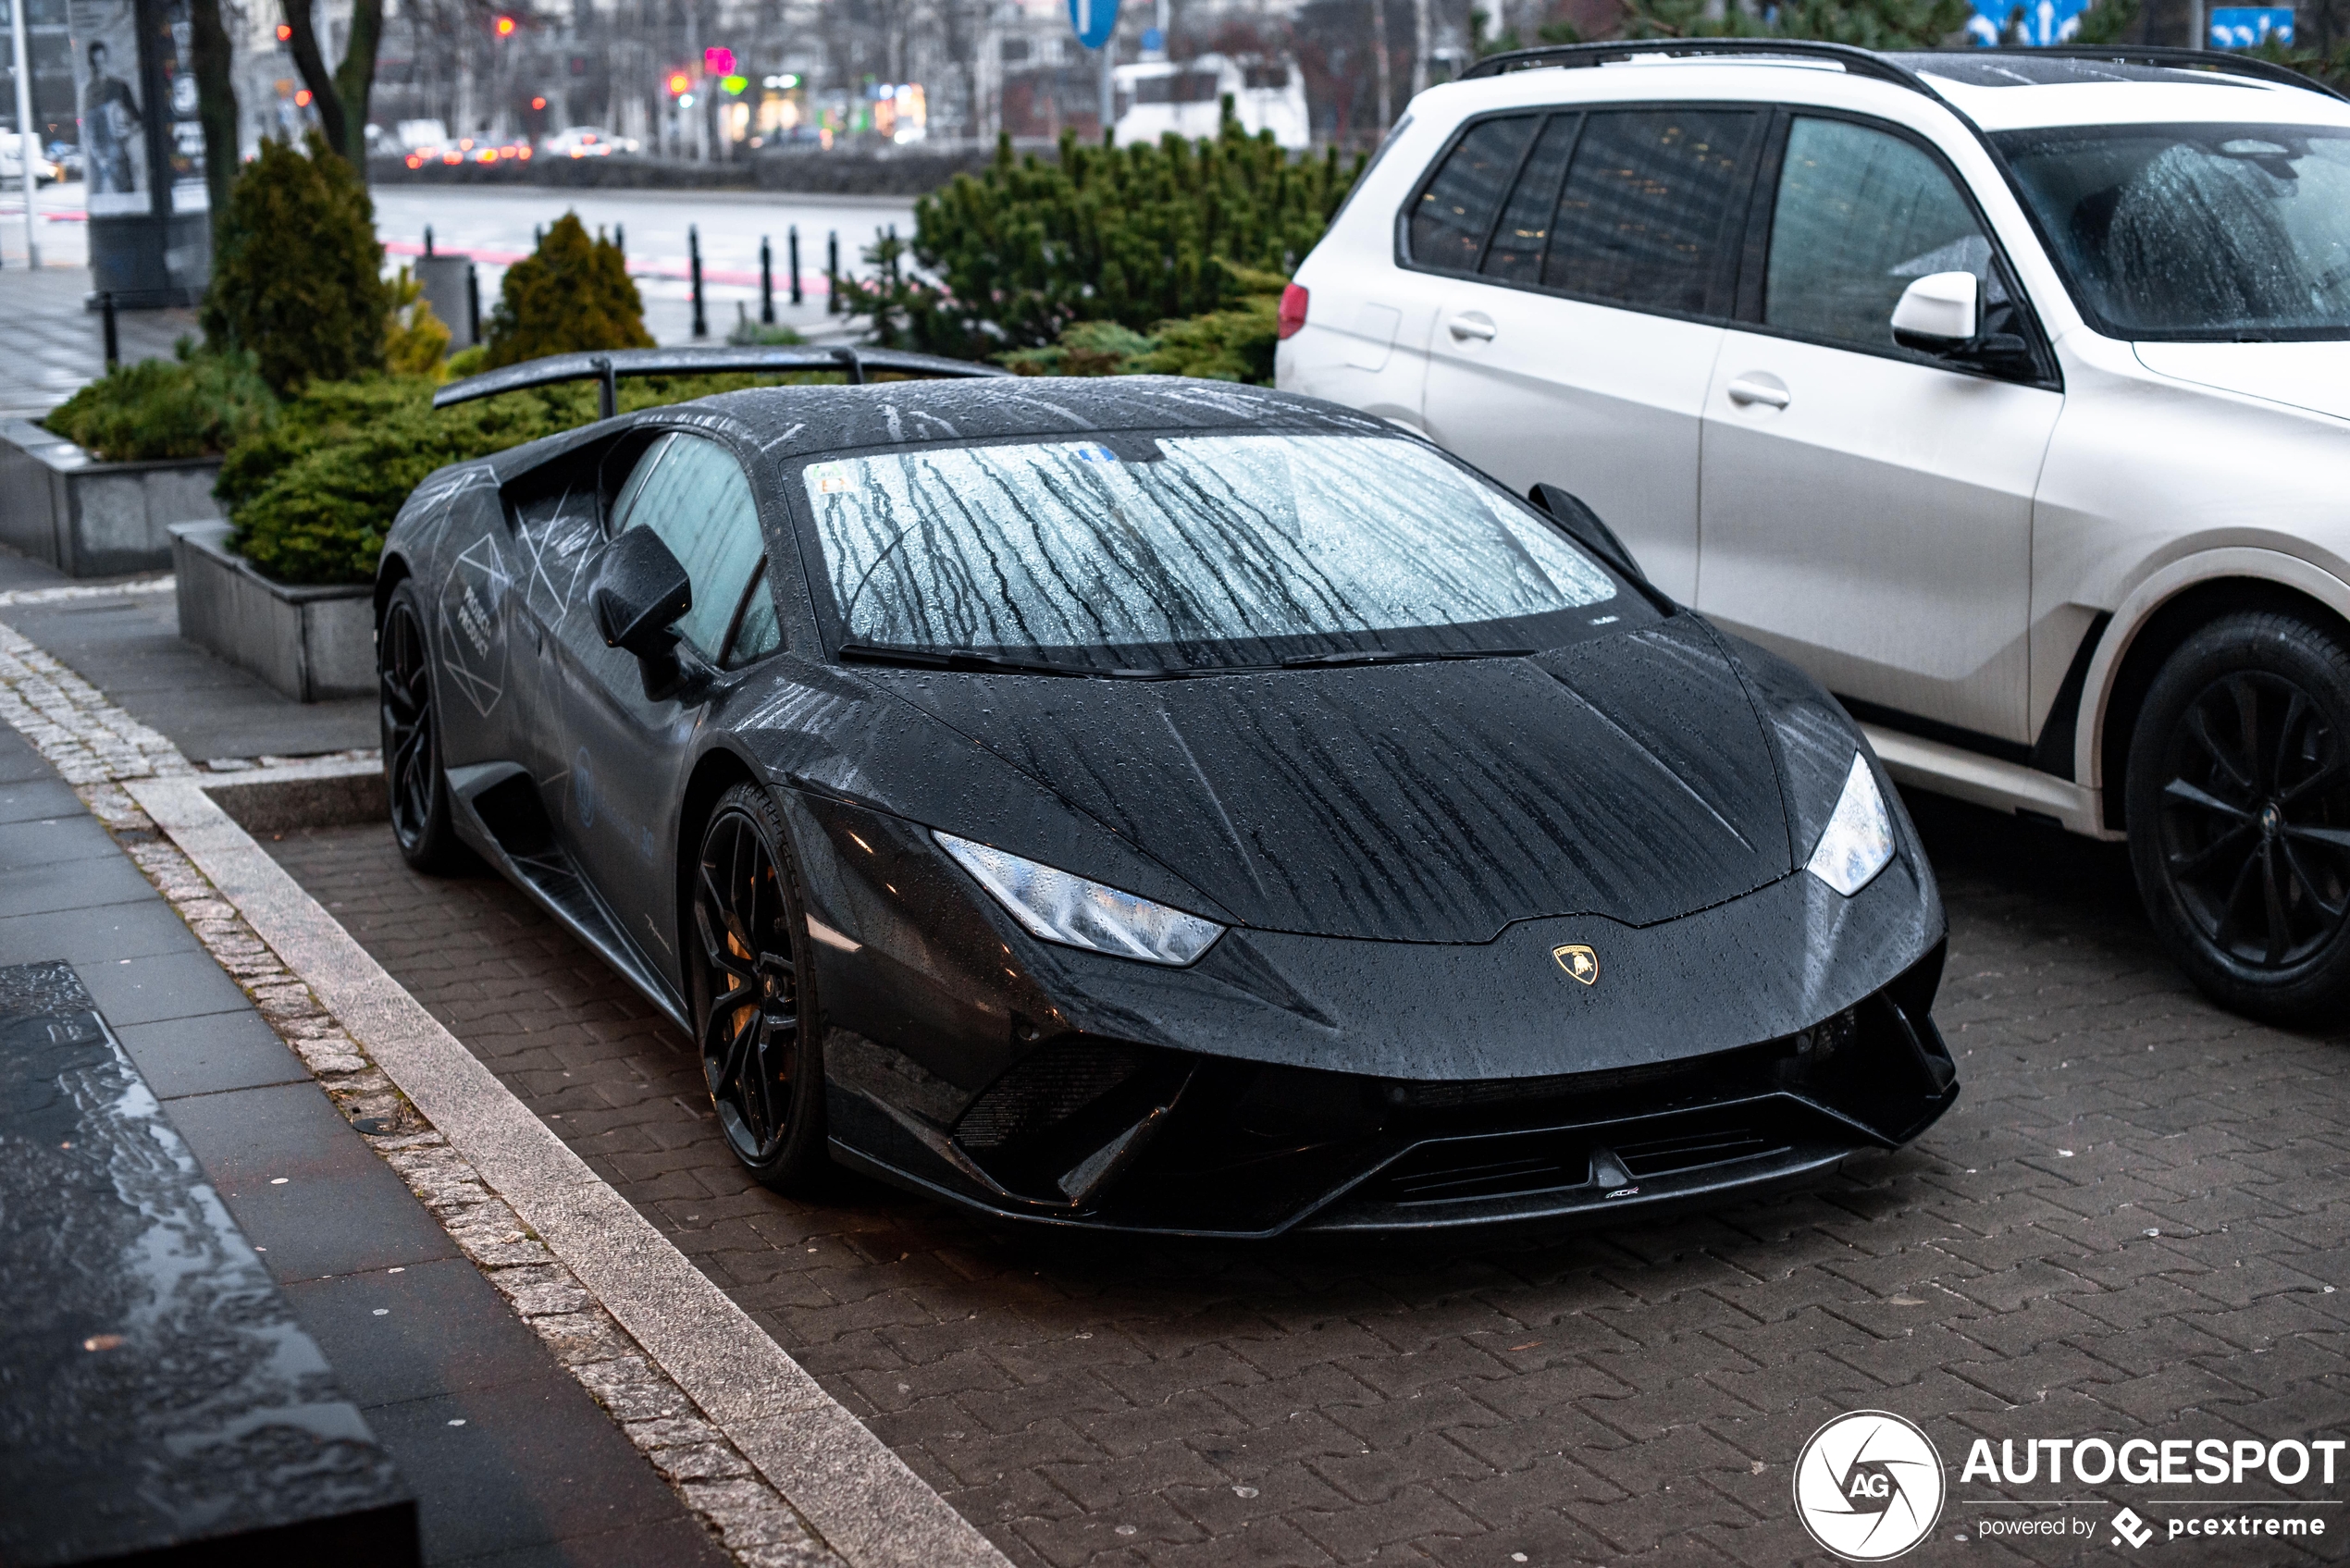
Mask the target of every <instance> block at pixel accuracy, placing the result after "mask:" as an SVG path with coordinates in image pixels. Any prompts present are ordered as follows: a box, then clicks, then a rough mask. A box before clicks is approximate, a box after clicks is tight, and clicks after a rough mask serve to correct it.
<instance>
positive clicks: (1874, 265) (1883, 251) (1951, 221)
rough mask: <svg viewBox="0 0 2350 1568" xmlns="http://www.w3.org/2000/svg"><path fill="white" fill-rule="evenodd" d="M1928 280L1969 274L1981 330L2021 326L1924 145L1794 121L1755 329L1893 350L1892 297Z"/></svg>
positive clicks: (1851, 127)
mask: <svg viewBox="0 0 2350 1568" xmlns="http://www.w3.org/2000/svg"><path fill="white" fill-rule="evenodd" d="M1935 272H1972V273H1973V274H1974V276H1975V277H1976V278H1977V279H1979V280H1980V281H1981V283H1982V284H1983V301H1984V328H1985V331H1993V332H2012V331H2017V330H2019V327H2017V326H2016V325H2015V321H2014V318H2015V316H2016V314H2017V313H2016V311H2015V307H2014V304H2013V302H2012V301H2011V300H2010V296H2009V294H2008V291H2007V290H2006V288H2005V287H2004V285H2003V284H2002V283H2001V281H2000V278H1999V269H1998V268H1997V266H1996V265H1993V263H1992V253H1991V241H1990V239H1989V237H1988V236H1986V235H1985V233H1984V232H1983V228H1982V225H1980V224H1978V223H1977V222H1976V221H1975V218H1974V213H1973V209H1972V208H1970V207H1969V206H1968V205H1967V204H1966V200H1965V198H1964V197H1962V196H1960V194H1959V191H1958V188H1957V187H1956V186H1955V185H1953V184H1952V183H1951V180H1950V177H1949V176H1948V174H1945V173H1944V172H1943V170H1942V167H1941V166H1940V165H1939V164H1937V163H1936V162H1935V160H1934V159H1933V158H1932V157H1931V156H1929V155H1928V154H1926V152H1925V151H1924V149H1923V148H1921V147H1919V146H1917V145H1916V144H1915V143H1913V142H1909V141H1907V140H1905V139H1903V138H1901V137H1899V136H1895V135H1892V134H1891V133H1889V132H1886V131H1883V130H1875V129H1873V128H1872V127H1869V126H1865V125H1855V124H1853V123H1852V122H1851V121H1849V120H1841V119H1818V118H1812V117H1798V118H1797V119H1796V120H1795V121H1794V122H1793V124H1791V125H1790V126H1789V127H1788V130H1787V155H1786V158H1785V160H1784V161H1783V162H1782V164H1781V166H1780V174H1779V189H1778V193H1777V197H1776V200H1775V203H1774V204H1773V207H1772V214H1771V254H1770V261H1769V264H1768V265H1767V266H1766V267H1765V269H1764V282H1763V293H1762V321H1763V325H1765V326H1768V327H1780V328H1783V329H1785V330H1787V331H1789V332H1800V333H1802V334H1804V335H1805V336H1806V337H1813V338H1824V339H1827V340H1830V341H1832V342H1838V343H1849V344H1851V345H1853V346H1854V347H1856V348H1866V349H1883V350H1892V349H1894V347H1895V345H1894V341H1893V307H1894V305H1895V304H1896V303H1898V302H1899V301H1900V298H1901V290H1904V289H1906V288H1908V287H1909V286H1910V284H1911V281H1912V280H1914V279H1916V278H1923V277H1925V276H1926V275H1927V274H1929V273H1935Z"/></svg>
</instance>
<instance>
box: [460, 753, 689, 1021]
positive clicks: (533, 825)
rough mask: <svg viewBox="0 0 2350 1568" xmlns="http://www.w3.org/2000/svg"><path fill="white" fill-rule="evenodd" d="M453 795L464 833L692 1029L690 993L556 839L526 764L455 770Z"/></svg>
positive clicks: (631, 981) (469, 841)
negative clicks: (677, 987)
mask: <svg viewBox="0 0 2350 1568" xmlns="http://www.w3.org/2000/svg"><path fill="white" fill-rule="evenodd" d="M449 794H450V796H451V799H453V800H454V801H456V803H457V806H458V811H457V836H458V837H460V838H462V839H464V841H465V842H466V843H467V844H468V845H470V846H472V847H473V848H474V850H475V852H476V853H477V854H479V855H480V856H481V858H483V859H485V860H487V861H489V864H490V866H491V867H492V868H493V869H494V870H497V872H498V873H499V874H500V875H501V876H502V877H504V878H505V879H506V880H507V881H508V882H510V883H513V884H514V885H515V886H516V887H518V888H520V889H522V890H523V892H524V893H526V894H527V895H529V896H530V899H531V901H532V902H533V903H535V904H537V905H538V907H540V908H542V909H544V910H546V911H547V913H549V914H550V915H552V916H553V917H554V918H555V920H556V922H557V923H558V924H560V925H561V926H562V927H563V929H564V930H566V931H568V932H571V934H572V935H574V936H575V937H577V938H578V939H579V940H580V941H581V942H583V943H585V944H587V946H588V947H589V948H590V949H592V950H593V951H594V952H595V954H596V956H597V957H600V958H601V959H603V960H604V962H606V963H607V964H610V965H611V966H612V968H613V969H616V970H618V971H619V973H620V977H621V978H622V979H623V980H625V981H626V982H628V983H629V984H631V985H633V986H635V987H636V988H637V991H638V992H639V993H641V994H643V996H644V998H645V1000H646V1001H648V1002H650V1003H651V1004H652V1005H653V1006H656V1007H658V1008H660V1009H661V1011H662V1016H664V1017H665V1018H667V1019H669V1021H670V1022H672V1023H674V1024H675V1025H676V1026H677V1027H678V1028H679V1029H682V1030H684V1031H686V1033H687V1034H691V1033H693V1031H694V1026H693V1020H692V1019H690V1018H688V1017H687V1016H686V1005H685V1001H684V999H683V998H682V997H679V996H678V995H677V994H675V993H674V992H672V991H671V990H670V988H669V982H667V981H664V980H663V979H662V978H661V976H660V975H658V974H656V973H654V972H653V970H652V969H650V968H649V966H648V965H647V964H646V963H645V961H644V960H643V959H642V958H641V957H638V956H637V950H636V947H635V946H634V945H632V944H631V943H630V942H629V941H628V939H627V938H626V937H625V936H624V935H623V934H622V933H621V931H620V927H619V925H618V923H617V922H616V921H614V920H613V919H612V913H611V911H610V910H609V909H607V908H605V907H604V903H603V900H602V899H601V898H599V897H598V896H597V895H596V890H595V888H594V887H593V886H592V885H591V884H590V883H588V881H587V878H586V877H584V876H582V875H581V874H580V872H579V868H578V866H577V865H576V864H575V863H574V862H573V860H572V858H571V856H570V855H569V854H567V853H565V852H564V850H563V847H562V846H560V845H558V844H557V843H556V842H555V835H554V830H553V828H552V827H551V826H550V824H549V823H548V821H547V817H546V812H545V810H544V809H542V808H541V807H540V806H539V804H538V784H536V782H534V781H533V780H532V778H531V776H530V774H529V773H528V772H526V771H525V770H524V769H523V768H522V766H521V765H520V764H518V763H513V762H482V763H476V764H475V765H473V766H471V767H464V768H451V769H450V770H449Z"/></svg>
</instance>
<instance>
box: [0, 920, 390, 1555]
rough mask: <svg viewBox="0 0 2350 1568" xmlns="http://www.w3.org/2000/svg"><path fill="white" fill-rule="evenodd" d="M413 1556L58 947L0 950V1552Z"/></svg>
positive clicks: (259, 1275)
mask: <svg viewBox="0 0 2350 1568" xmlns="http://www.w3.org/2000/svg"><path fill="white" fill-rule="evenodd" d="M294 1561H301V1562H332V1563H333V1564H334V1568H377V1565H382V1568H392V1565H398V1568H414V1564H415V1563H416V1562H417V1533H416V1510H415V1503H414V1500H413V1499H412V1498H411V1496H410V1495H409V1491H408V1488H407V1487H406V1485H405V1483H404V1482H403V1481H402V1478H401V1476H400V1475H399V1474H398V1473H397V1471H395V1469H394V1468H393V1466H392V1463H391V1461H390V1459H389V1458H388V1457H387V1456H386V1455H385V1453H384V1451H383V1450H382V1448H381V1447H380V1446H378V1444H377V1441H376V1439H375V1437H374V1436H373V1435H372V1434H371V1433H370V1432H369V1431H368V1429H367V1426H366V1423H365V1421H364V1420H363V1419H362V1418H361V1416H360V1414H359V1411H358V1409H357V1408H356V1407H355V1406H354V1405H352V1402H351V1401H349V1400H348V1399H346V1398H345V1397H344V1395H343V1393H342V1391H341V1389H340V1387H339V1386H338V1385H337V1382H336V1379H335V1377H334V1374H333V1373H332V1371H331V1370H330V1369H329V1368H328V1364H327V1361H326V1358H325V1357H324V1356H323V1355H321V1354H320V1353H319V1351H318V1347H317V1346H316V1345H315V1343H313V1342H312V1340H311V1339H310V1337H309V1336H308V1335H307V1334H305V1333H303V1331H302V1329H301V1328H300V1327H297V1326H296V1324H295V1321H294V1315H293V1313H292V1312H291V1309H290V1308H289V1307H288V1305H287V1303H286V1300H285V1298H284V1297H283V1296H282V1295H281V1294H280V1293H279V1292H278V1287H277V1285H276V1284H275V1283H274V1282H273V1281H272V1280H271V1278H270V1277H269V1275H268V1273H267V1272H266V1270H265V1269H264V1268H263V1267H262V1265H261V1261H260V1259H259V1258H258V1257H257V1256H256V1255H255V1253H254V1249H253V1245H252V1243H251V1242H249V1241H247V1240H246V1239H245V1237H244V1235H243V1234H242V1232H241V1231H240V1230H239V1229H238V1228H237V1226H236V1224H235V1222H234V1221H232V1220H231V1219H230V1218H229V1213H228V1211H227V1210H226V1209H225V1208H224V1207H223V1206H222V1205H221V1202H220V1199H219V1197H218V1195H217V1194H216V1192H215V1191H214V1190H213V1188H212V1186H211V1184H210V1183H209V1182H208V1181H206V1180H205V1179H204V1173H203V1171H202V1170H201V1169H200V1168H199V1167H197V1164H196V1161H195V1159H194V1158H193V1156H192V1155H191V1154H190V1153H189V1152H188V1148H187V1146H186V1144H185V1143H183V1142H181V1140H180V1138H179V1133H178V1132H177V1131H176V1130H174V1129H173V1127H172V1125H171V1123H170V1121H169V1120H168V1119H167V1117H165V1115H164V1112H163V1109H162V1106H161V1105H159V1104H158V1103H157V1101H156V1099H155V1095H154V1094H153V1093H151V1092H150V1091H149V1089H148V1087H147V1085H146V1083H145V1082H144V1080H142V1079H141V1077H140V1075H139V1072H138V1070H137V1068H134V1067H133V1066H132V1065H131V1062H130V1057H129V1056H126V1055H125V1054H124V1053H123V1050H122V1047H121V1045H120V1044H119V1043H118V1042H117V1041H116V1040H115V1038H114V1036H113V1034H112V1033H111V1031H109V1030H108V1029H107V1027H106V1024H105V1019H102V1018H101V1017H100V1016H99V1015H98V1013H97V1011H96V1009H95V1007H94V1006H93V1005H92V1002H91V999H90V996H89V994H88V993H87V992H86V991H85V990H84V989H83V988H82V985H81V982H80V979H79V978H78V977H77V976H76V975H75V973H74V971H73V969H72V968H71V967H70V966H69V965H68V964H65V963H62V962H59V963H38V964H19V965H17V966H14V967H11V968H0V1563H6V1564H7V1565H8V1568H51V1565H54V1564H66V1563H96V1562H109V1563H111V1562H124V1563H134V1562H135V1563H137V1564H140V1565H142V1568H144V1565H146V1564H150V1563H152V1564H155V1565H156V1568H164V1565H167V1564H168V1565H173V1568H178V1565H180V1564H207V1565H209V1564H214V1563H220V1564H227V1563H237V1564H261V1563H274V1562H294Z"/></svg>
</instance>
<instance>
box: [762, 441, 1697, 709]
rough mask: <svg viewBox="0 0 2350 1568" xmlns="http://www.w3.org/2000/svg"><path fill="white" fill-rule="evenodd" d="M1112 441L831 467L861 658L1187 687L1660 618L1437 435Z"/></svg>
mask: <svg viewBox="0 0 2350 1568" xmlns="http://www.w3.org/2000/svg"><path fill="white" fill-rule="evenodd" d="M1114 439H1115V441H1116V443H1117V447H1118V449H1119V450H1118V451H1113V450H1112V448H1111V447H1110V446H1108V445H1105V444H1103V443H1102V442H1101V441H1100V440H1074V441H1053V442H1021V443H1015V444H1005V445H992V446H968V447H948V448H941V449H936V450H931V451H912V452H906V451H893V452H886V453H882V454H878V455H874V456H870V457H861V458H851V459H847V460H835V461H830V462H821V463H809V464H808V465H807V466H806V467H805V468H804V469H803V470H802V482H803V484H804V485H805V487H806V491H807V499H808V502H809V506H810V510H811V511H812V512H813V513H814V515H815V518H816V534H817V537H818V538H819V540H820V541H821V543H822V546H823V553H824V580H825V582H826V585H827V586H829V587H830V589H831V593H832V605H831V608H832V610H833V611H834V613H835V616H836V617H837V621H836V626H837V632H838V636H839V637H840V639H841V640H842V642H843V643H844V644H845V645H847V646H846V647H845V648H844V652H845V653H846V654H847V657H850V658H863V659H869V660H880V659H884V658H887V657H889V656H891V655H893V654H896V655H904V654H909V653H910V654H912V655H914V657H912V658H905V659H901V660H898V661H903V662H936V663H940V664H943V665H949V666H953V667H962V668H978V669H985V668H989V667H991V666H993V667H996V668H1009V667H1014V666H1016V665H1019V664H1028V665H1032V666H1033V665H1034V664H1038V663H1045V664H1050V665H1054V666H1062V667H1067V668H1068V669H1069V670H1070V672H1071V673H1097V672H1100V671H1103V670H1106V669H1121V668H1122V669H1128V670H1134V669H1146V670H1151V671H1155V672H1160V673H1182V672H1190V671H1200V670H1231V669H1234V668H1262V667H1272V668H1279V667H1284V666H1287V667H1296V666H1298V665H1299V664H1300V663H1302V662H1317V663H1327V664H1351V663H1375V662H1381V661H1391V660H1399V659H1428V658H1445V657H1454V658H1458V657H1479V656H1483V657H1500V656H1505V655H1509V654H1515V653H1524V652H1526V651H1527V650H1528V649H1529V648H1539V647H1543V646H1550V645H1553V644H1556V643H1558V642H1563V641H1566V640H1570V639H1573V638H1576V637H1579V636H1591V635H1597V633H1596V631H1595V629H1594V627H1593V626H1592V624H1591V622H1592V619H1593V618H1592V617H1589V616H1587V615H1584V614H1581V613H1579V612H1580V611H1584V610H1586V609H1588V608H1589V606H1592V605H1595V604H1601V603H1608V605H1609V608H1610V610H1611V611H1614V612H1615V614H1614V618H1613V619H1612V620H1611V621H1610V623H1609V624H1608V625H1607V627H1606V630H1607V631H1608V632H1610V633H1614V632H1619V631H1622V630H1624V629H1626V627H1627V626H1630V625H1639V624H1649V623H1653V621H1654V620H1655V619H1656V616H1655V614H1654V612H1653V611H1649V610H1648V609H1647V607H1646V606H1645V605H1640V604H1639V602H1638V599H1637V596H1634V595H1619V590H1618V585H1617V583H1616V581H1615V579H1614V577H1612V576H1611V575H1610V574H1608V573H1607V572H1606V571H1605V570H1604V569H1603V568H1602V567H1601V566H1600V565H1599V564H1597V563H1596V562H1593V561H1592V560H1591V559H1590V558H1589V557H1588V556H1586V555H1585V554H1584V553H1583V552H1582V551H1580V550H1579V549H1577V548H1576V547H1575V546H1574V545H1573V544H1572V543H1570V542H1569V541H1568V540H1567V539H1566V537H1565V536H1564V535H1563V534H1561V533H1560V532H1559V531H1558V530H1557V529H1556V528H1555V527H1553V526H1552V525H1551V524H1550V523H1548V522H1547V521H1546V520H1544V519H1543V518H1542V517H1541V516H1540V514H1538V513H1536V512H1533V511H1531V510H1530V509H1528V508H1527V507H1526V506H1525V505H1523V504H1522V503H1520V502H1518V501H1517V500H1515V499H1514V498H1512V497H1510V496H1508V495H1506V494H1505V493H1503V491H1501V490H1499V489H1497V488H1493V487H1492V486H1491V485H1490V483H1487V482H1485V481H1483V480H1481V479H1479V478H1478V477H1477V476H1476V475H1471V474H1469V473H1467V472H1466V471H1465V470H1463V469H1461V468H1459V467H1457V466H1455V465H1454V464H1453V463H1449V462H1447V461H1446V460H1445V459H1444V458H1443V457H1441V455H1439V454H1437V453H1435V452H1433V451H1429V450H1428V449H1427V448H1426V447H1424V446H1422V445H1420V444H1419V443H1417V442H1415V441H1409V440H1404V439H1401V438H1382V437H1354V436H1323V435H1279V434H1272V435H1248V436H1207V437H1199V436H1183V437H1175V436H1169V437H1165V438H1159V439H1158V440H1157V441H1156V442H1155V443H1154V442H1152V441H1151V440H1150V439H1149V438H1136V437H1133V436H1131V435H1120V436H1118V437H1116V438H1114ZM1121 451H1122V452H1124V453H1126V454H1128V455H1127V456H1125V457H1121V456H1120V455H1119V454H1120V452H1121ZM1138 454H1148V455H1150V456H1151V460H1150V461H1143V462H1137V461H1132V460H1131V459H1132V456H1134V455H1138ZM1619 598H1620V599H1621V600H1622V602H1621V604H1618V603H1616V602H1614V601H1616V600H1618V599H1619ZM925 655H927V657H923V656H925Z"/></svg>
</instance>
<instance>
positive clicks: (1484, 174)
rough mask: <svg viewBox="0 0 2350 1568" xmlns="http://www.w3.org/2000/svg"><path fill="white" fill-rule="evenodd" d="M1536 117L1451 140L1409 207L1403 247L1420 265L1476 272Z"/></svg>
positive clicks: (1474, 129) (1482, 125)
mask: <svg viewBox="0 0 2350 1568" xmlns="http://www.w3.org/2000/svg"><path fill="white" fill-rule="evenodd" d="M1540 118H1541V117H1540V115H1512V116H1510V117H1506V118H1503V119H1489V120H1480V121H1479V122H1478V124H1476V125H1474V126H1471V127H1470V128H1469V131H1468V134H1467V135H1466V136H1464V137H1462V138H1461V139H1460V141H1459V142H1455V143H1454V144H1453V151H1452V152H1451V153H1450V154H1447V155H1446V156H1445V159H1444V162H1443V163H1442V164H1441V165H1440V166H1439V167H1438V168H1437V171H1436V178H1435V179H1431V180H1429V182H1428V185H1427V188H1426V189H1424V190H1423V191H1421V192H1420V199H1419V201H1418V202H1416V204H1414V205H1413V207H1412V224H1411V232H1410V234H1409V236H1408V239H1407V241H1406V248H1407V249H1408V250H1409V252H1410V253H1411V257H1412V259H1413V260H1414V261H1416V262H1417V263H1419V264H1420V265H1422V266H1434V267H1441V268H1443V269H1444V270H1445V271H1447V272H1475V271H1476V270H1477V263H1478V257H1479V256H1481V255H1483V254H1484V252H1485V235H1486V231H1487V230H1489V229H1490V228H1492V227H1493V214H1494V209H1495V208H1497V207H1499V206H1500V205H1501V204H1502V194H1503V191H1507V190H1508V189H1509V186H1510V176H1512V175H1514V174H1515V173H1516V172H1517V165H1518V159H1519V158H1521V157H1522V156H1524V155H1525V153H1526V143H1527V140H1528V139H1529V138H1531V137H1532V136H1533V134H1534V127H1535V124H1536V122H1537V121H1539V120H1540Z"/></svg>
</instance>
